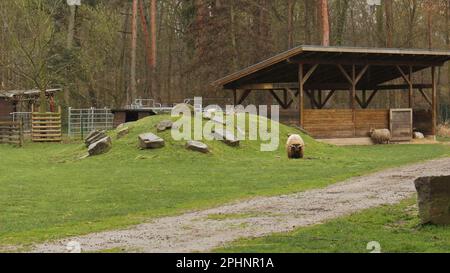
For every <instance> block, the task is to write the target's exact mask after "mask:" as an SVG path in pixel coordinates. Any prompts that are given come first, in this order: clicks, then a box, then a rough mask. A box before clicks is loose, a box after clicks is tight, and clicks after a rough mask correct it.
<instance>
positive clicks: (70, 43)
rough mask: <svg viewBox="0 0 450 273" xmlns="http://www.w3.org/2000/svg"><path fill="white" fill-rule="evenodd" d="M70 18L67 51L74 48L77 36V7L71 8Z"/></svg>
mask: <svg viewBox="0 0 450 273" xmlns="http://www.w3.org/2000/svg"><path fill="white" fill-rule="evenodd" d="M69 9H70V16H69V29H68V31H67V49H71V48H72V46H73V37H74V34H75V16H76V12H77V6H75V5H72V6H69Z"/></svg>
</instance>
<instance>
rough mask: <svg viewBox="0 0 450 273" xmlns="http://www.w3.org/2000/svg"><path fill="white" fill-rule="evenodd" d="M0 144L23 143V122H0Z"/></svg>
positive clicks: (19, 144) (20, 144)
mask: <svg viewBox="0 0 450 273" xmlns="http://www.w3.org/2000/svg"><path fill="white" fill-rule="evenodd" d="M0 144H14V145H17V146H19V147H21V146H22V145H23V124H22V122H21V121H15V122H14V121H2V122H0Z"/></svg>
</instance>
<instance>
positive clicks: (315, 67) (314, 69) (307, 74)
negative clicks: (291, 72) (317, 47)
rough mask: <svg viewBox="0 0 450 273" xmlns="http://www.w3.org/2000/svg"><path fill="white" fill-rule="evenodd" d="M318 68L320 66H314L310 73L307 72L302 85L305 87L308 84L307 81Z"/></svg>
mask: <svg viewBox="0 0 450 273" xmlns="http://www.w3.org/2000/svg"><path fill="white" fill-rule="evenodd" d="M318 66H319V65H318V64H316V65H314V66H313V67H311V69H309V71H308V72H306V75H305V76H304V77H303V78H302V84H303V85H304V84H305V83H306V81H308V80H309V78H310V77H311V75H312V74H313V73H314V71H316V69H317V67H318Z"/></svg>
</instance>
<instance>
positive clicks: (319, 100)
mask: <svg viewBox="0 0 450 273" xmlns="http://www.w3.org/2000/svg"><path fill="white" fill-rule="evenodd" d="M317 102H318V105H319V109H322V90H320V89H319V90H317Z"/></svg>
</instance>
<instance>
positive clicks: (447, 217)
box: [414, 176, 450, 225]
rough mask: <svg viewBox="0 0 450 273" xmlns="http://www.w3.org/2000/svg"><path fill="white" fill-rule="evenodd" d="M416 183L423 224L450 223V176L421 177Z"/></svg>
mask: <svg viewBox="0 0 450 273" xmlns="http://www.w3.org/2000/svg"><path fill="white" fill-rule="evenodd" d="M414 184H415V186H416V190H417V193H418V205H419V216H420V220H421V222H422V224H428V223H430V224H436V225H450V176H436V177H421V178H418V179H416V181H414Z"/></svg>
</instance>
